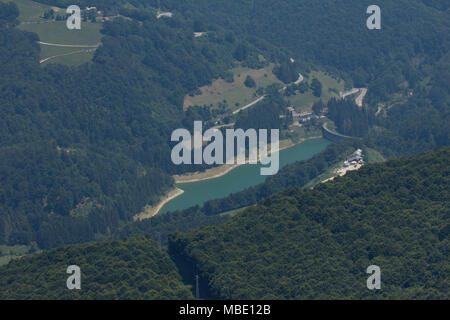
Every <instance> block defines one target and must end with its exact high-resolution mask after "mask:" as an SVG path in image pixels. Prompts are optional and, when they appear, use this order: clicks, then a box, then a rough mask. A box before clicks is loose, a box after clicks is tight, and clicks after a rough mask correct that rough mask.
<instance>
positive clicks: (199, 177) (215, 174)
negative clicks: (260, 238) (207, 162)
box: [173, 136, 322, 184]
mask: <svg viewBox="0 0 450 320" xmlns="http://www.w3.org/2000/svg"><path fill="white" fill-rule="evenodd" d="M319 138H322V136H316V137H310V138H305V139H301V140H299V141H298V142H296V143H293V142H291V143H289V144H288V145H286V146H283V147H281V148H280V149H279V151H282V150H284V149H288V148H292V147H294V146H296V145H298V144H300V143H303V142H305V141H306V140H311V139H319ZM269 154H270V152H269ZM241 165H242V164H231V165H230V164H224V165H221V166H220V167H215V168H211V169H208V170H205V171H204V172H195V173H189V174H185V175H174V176H173V178H174V179H175V183H180V184H183V183H191V182H199V181H205V180H210V179H216V178H220V177H222V176H224V175H226V174H228V173H229V172H230V171H232V170H234V169H236V168H237V167H239V166H241Z"/></svg>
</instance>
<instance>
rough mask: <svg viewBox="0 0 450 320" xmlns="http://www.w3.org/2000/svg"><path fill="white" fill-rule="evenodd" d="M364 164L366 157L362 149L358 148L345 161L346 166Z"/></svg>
mask: <svg viewBox="0 0 450 320" xmlns="http://www.w3.org/2000/svg"><path fill="white" fill-rule="evenodd" d="M362 165H364V157H363V153H362V150H361V149H358V150H356V151H355V152H354V153H353V154H352V155H351V156H350V157H349V158H348V159H347V160H345V162H344V167H345V168H347V167H351V166H353V167H356V166H362Z"/></svg>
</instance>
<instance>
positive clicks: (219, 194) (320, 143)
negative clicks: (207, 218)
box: [159, 139, 331, 214]
mask: <svg viewBox="0 0 450 320" xmlns="http://www.w3.org/2000/svg"><path fill="white" fill-rule="evenodd" d="M330 143H331V142H330V141H328V140H326V139H311V140H307V141H305V142H303V143H301V144H298V145H296V146H294V147H292V148H288V149H284V150H281V151H280V169H281V168H282V167H284V166H286V165H288V164H290V163H293V162H295V161H299V160H306V159H309V158H311V157H312V156H314V155H315V154H317V153H319V152H320V151H322V150H324V149H325V148H326V147H327V146H328V145H329V144H330ZM260 168H261V165H260V164H256V165H251V164H245V165H241V166H239V167H237V168H236V169H234V170H232V171H230V172H229V173H227V174H226V175H224V176H222V177H220V178H215V179H211V180H205V181H199V182H192V183H182V184H177V187H178V188H180V189H182V190H184V193H183V194H182V195H180V196H178V197H177V198H175V199H173V200H172V201H170V202H168V203H167V204H166V205H165V206H164V207H163V208H162V209H161V211H160V212H159V214H163V213H166V212H169V211H175V210H182V209H186V208H189V207H191V206H195V205H202V204H203V203H204V202H206V201H208V200H212V199H217V198H223V197H225V196H227V195H229V194H231V193H234V192H238V191H242V190H244V189H246V188H248V187H251V186H254V185H257V184H259V183H261V182H264V180H265V179H266V178H267V176H261V175H260Z"/></svg>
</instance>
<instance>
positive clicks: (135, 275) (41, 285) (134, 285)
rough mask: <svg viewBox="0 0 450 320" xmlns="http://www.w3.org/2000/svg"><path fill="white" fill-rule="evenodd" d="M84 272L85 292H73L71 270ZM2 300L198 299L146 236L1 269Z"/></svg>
mask: <svg viewBox="0 0 450 320" xmlns="http://www.w3.org/2000/svg"><path fill="white" fill-rule="evenodd" d="M70 265H76V266H78V267H79V268H80V273H81V289H80V290H77V289H74V290H68V289H67V286H66V280H67V279H68V278H69V276H70V274H67V273H66V271H67V268H68V267H69V266H70ZM0 299H1V300H4V299H8V300H9V299H20V300H22V299H33V300H34V299H38V300H42V299H61V300H94V299H95V300H103V299H107V300H111V299H112V300H115V299H123V300H136V299H145V300H168V299H170V300H173V299H193V296H192V293H191V288H190V287H188V286H186V285H184V284H183V283H182V282H181V276H180V275H179V274H178V271H177V268H176V266H175V264H174V263H173V261H172V260H171V259H170V257H169V256H168V255H167V253H166V252H163V251H161V250H159V249H158V247H157V245H156V243H155V242H154V241H152V240H149V239H147V238H145V237H134V238H130V239H128V240H126V241H120V242H119V241H115V242H104V243H88V244H83V245H72V246H63V247H60V248H58V249H53V250H50V251H47V252H44V253H41V254H36V255H32V256H27V257H23V258H21V259H20V260H16V261H13V262H11V263H10V264H9V265H8V266H7V267H2V268H0Z"/></svg>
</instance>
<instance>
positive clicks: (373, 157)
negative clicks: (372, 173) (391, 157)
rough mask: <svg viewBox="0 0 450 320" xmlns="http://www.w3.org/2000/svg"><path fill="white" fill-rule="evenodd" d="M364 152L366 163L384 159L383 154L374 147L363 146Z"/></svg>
mask: <svg viewBox="0 0 450 320" xmlns="http://www.w3.org/2000/svg"><path fill="white" fill-rule="evenodd" d="M364 153H365V156H366V160H367V163H378V162H384V161H386V159H385V158H384V157H383V155H382V154H381V153H379V152H378V151H377V150H375V149H371V148H365V149H364Z"/></svg>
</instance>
